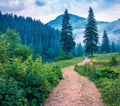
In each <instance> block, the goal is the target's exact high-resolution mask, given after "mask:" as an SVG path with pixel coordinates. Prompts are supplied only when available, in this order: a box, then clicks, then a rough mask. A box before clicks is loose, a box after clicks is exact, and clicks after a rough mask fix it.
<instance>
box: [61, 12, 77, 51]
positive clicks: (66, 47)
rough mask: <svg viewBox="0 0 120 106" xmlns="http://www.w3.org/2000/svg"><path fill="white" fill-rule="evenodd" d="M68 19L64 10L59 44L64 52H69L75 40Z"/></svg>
mask: <svg viewBox="0 0 120 106" xmlns="http://www.w3.org/2000/svg"><path fill="white" fill-rule="evenodd" d="M69 20H70V18H69V14H68V11H67V10H66V11H65V12H64V15H63V20H62V31H61V46H62V50H63V51H64V52H66V53H68V52H71V50H72V49H73V48H74V47H75V42H74V39H73V35H72V26H71V24H70V22H69Z"/></svg>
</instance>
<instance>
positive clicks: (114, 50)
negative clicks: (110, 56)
mask: <svg viewBox="0 0 120 106" xmlns="http://www.w3.org/2000/svg"><path fill="white" fill-rule="evenodd" d="M111 52H112V53H114V52H116V47H115V43H114V42H112V45H111Z"/></svg>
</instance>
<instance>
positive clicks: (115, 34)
mask: <svg viewBox="0 0 120 106" xmlns="http://www.w3.org/2000/svg"><path fill="white" fill-rule="evenodd" d="M62 16H63V15H60V16H58V17H56V18H55V19H54V20H52V21H50V22H48V23H47V25H49V26H51V27H53V28H55V29H59V30H61V23H62ZM70 19H71V20H70V23H71V24H72V26H73V34H74V39H75V41H76V42H77V43H79V42H82V41H83V33H84V27H85V25H86V23H87V19H86V18H83V17H80V16H77V15H73V14H70ZM97 25H98V32H99V35H100V42H101V37H102V36H103V31H104V30H107V32H108V36H109V38H110V41H115V42H116V43H118V39H119V37H120V19H119V20H116V21H113V22H103V21H97Z"/></svg>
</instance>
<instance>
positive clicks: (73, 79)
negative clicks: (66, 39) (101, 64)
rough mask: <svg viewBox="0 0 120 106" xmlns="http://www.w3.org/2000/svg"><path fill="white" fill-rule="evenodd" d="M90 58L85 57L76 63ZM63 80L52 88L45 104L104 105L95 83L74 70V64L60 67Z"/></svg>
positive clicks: (54, 105) (86, 61)
mask: <svg viewBox="0 0 120 106" xmlns="http://www.w3.org/2000/svg"><path fill="white" fill-rule="evenodd" d="M89 61H90V60H89V59H88V58H86V59H85V60H84V61H82V62H81V63H79V64H78V65H84V64H86V63H88V62H89ZM62 72H63V80H61V81H60V83H59V85H58V86H57V87H55V88H54V90H53V91H52V93H51V94H50V97H49V98H48V100H47V101H46V102H45V106H104V105H103V103H102V101H101V100H100V94H99V93H98V91H97V89H96V87H95V85H94V84H93V83H92V82H91V81H90V80H88V79H87V78H85V77H83V76H80V75H79V74H78V73H77V72H75V71H74V66H70V67H67V68H63V69H62Z"/></svg>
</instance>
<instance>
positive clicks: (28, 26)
mask: <svg viewBox="0 0 120 106" xmlns="http://www.w3.org/2000/svg"><path fill="white" fill-rule="evenodd" d="M7 28H10V29H13V30H14V31H17V32H18V33H19V37H20V38H21V40H20V42H21V43H22V44H24V45H27V46H29V47H31V49H32V50H33V51H34V55H36V54H39V55H41V56H44V57H47V58H48V57H49V54H47V53H46V51H47V50H48V48H51V49H52V50H54V55H55V56H57V55H58V52H59V50H60V42H59V41H60V31H59V30H55V29H54V28H51V27H50V26H48V25H45V24H43V23H42V22H41V21H40V20H35V19H32V18H31V17H23V16H17V15H15V14H14V15H13V14H2V13H1V12H0V35H1V32H2V33H5V32H6V30H7ZM12 32H13V31H8V33H9V34H8V35H9V36H8V38H9V37H11V39H10V40H9V41H10V42H11V41H12V42H13V40H14V41H15V40H18V39H16V38H14V37H15V36H14V35H15V34H12ZM11 35H12V36H11ZM16 37H17V38H18V36H16ZM10 44H11V46H10V47H11V48H10V49H13V48H14V47H15V46H16V44H17V43H15V42H14V43H10ZM11 52H14V51H11ZM10 56H12V53H11V55H10ZM50 58H51V57H50Z"/></svg>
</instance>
